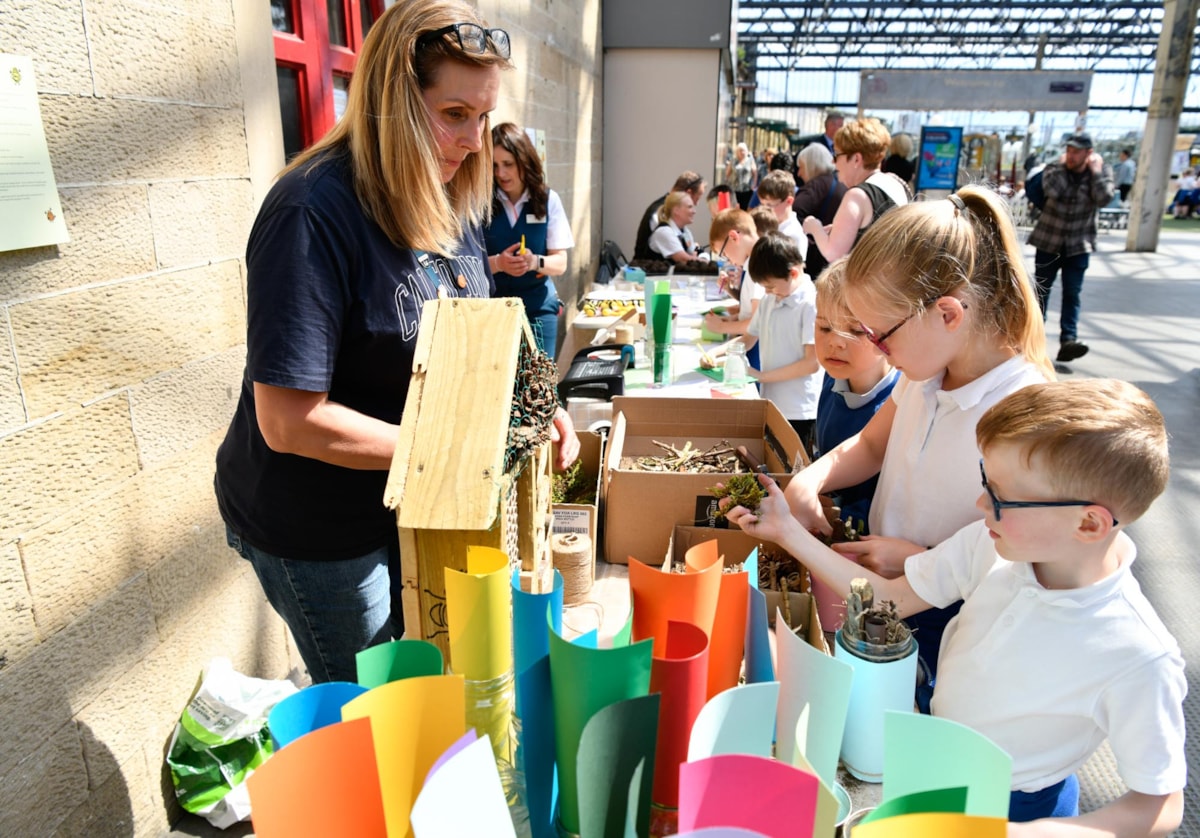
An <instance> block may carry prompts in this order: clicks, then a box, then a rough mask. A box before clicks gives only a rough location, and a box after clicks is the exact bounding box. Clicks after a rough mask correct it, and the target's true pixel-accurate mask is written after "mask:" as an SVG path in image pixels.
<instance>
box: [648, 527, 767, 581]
mask: <svg viewBox="0 0 1200 838" xmlns="http://www.w3.org/2000/svg"><path fill="white" fill-rule="evenodd" d="M714 538H715V539H716V540H717V552H719V553H720V554H721V555H722V556H724V557H725V566H726V567H728V566H729V565H731V564H737V563H739V562H744V561H745V560H746V557H747V556H749V555H750V552H751V551H752V550H754V549H755V548H759V549H760V550H761V548H762V547H763V546H767V547H771V548H772V549H775V550H778V549H779V548H778V547H776V546H775V545H774V544H772V543H771V542H764V541H763V540H762V539H759V538H755V537H754V536H752V535H747V534H746V533H744V532H742V531H741V530H739V529H717V528H715V527H693V526H688V525H685V524H676V525H675V529H674V531H673V532H672V533H671V542H670V547H669V549H668V550H667V557H668V558H669V559H670V560H671V562H682V561H683V557H684V556H685V555H686V554H687V551H688V550H690V549H692V548H693V547H695V546H696V545H697V544H702V543H704V542H705V541H712V540H713V539H714ZM669 567H670V566H668V569H669ZM752 581H754V583H755V584H757V582H758V580H752Z"/></svg>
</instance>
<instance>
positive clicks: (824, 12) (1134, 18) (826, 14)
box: [738, 0, 1200, 110]
mask: <svg viewBox="0 0 1200 838" xmlns="http://www.w3.org/2000/svg"><path fill="white" fill-rule="evenodd" d="M1162 19H1163V6H1162V3H1161V2H1152V1H1151V0H1007V2H1003V3H993V2H982V0H981V1H980V2H975V0H739V4H738V48H739V53H740V55H739V63H740V65H741V72H740V76H741V78H743V79H747V80H751V79H756V78H758V77H759V76H760V75H761V74H764V73H796V72H805V71H823V72H834V73H853V74H857V73H858V72H859V71H860V70H879V69H893V70H899V69H921V70H946V71H954V70H968V69H969V70H981V69H998V70H1032V69H1044V70H1090V71H1092V72H1094V73H1118V74H1128V75H1135V76H1144V77H1145V78H1147V80H1148V79H1149V78H1150V77H1152V75H1153V73H1154V64H1155V54H1156V51H1157V49H1158V39H1159V34H1160V31H1161V28H1162ZM1197 43H1200V39H1197ZM1039 55H1040V58H1039ZM1191 72H1192V75H1193V77H1200V50H1194V51H1193V55H1192V61H1191ZM763 104H766V103H763ZM771 104H773V105H779V104H793V105H808V104H811V103H808V102H791V103H778V102H774V103H771ZM1125 107H1128V106H1125ZM1186 109H1187V110H1197V109H1196V108H1186Z"/></svg>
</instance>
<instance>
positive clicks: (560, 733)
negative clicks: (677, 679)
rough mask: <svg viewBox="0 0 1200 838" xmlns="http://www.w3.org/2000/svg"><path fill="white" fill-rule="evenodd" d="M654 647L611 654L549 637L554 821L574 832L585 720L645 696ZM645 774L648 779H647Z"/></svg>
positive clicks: (636, 647) (643, 644)
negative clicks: (555, 772) (555, 765)
mask: <svg viewBox="0 0 1200 838" xmlns="http://www.w3.org/2000/svg"><path fill="white" fill-rule="evenodd" d="M653 648H654V646H653V642H652V641H650V640H643V641H641V642H639V643H634V644H633V645H631V646H621V647H617V648H613V649H588V648H585V647H581V646H578V645H576V644H574V643H568V642H567V641H566V640H564V639H563V638H562V637H561V636H559V635H558V634H556V633H551V635H550V691H551V694H552V696H553V700H554V740H555V753H556V755H557V759H558V780H559V782H558V787H559V819H560V820H561V821H562V825H563V827H565V828H566V829H568V830H569V831H571V832H579V777H578V774H577V771H578V769H577V763H576V758H577V756H578V752H579V740H580V738H581V737H582V736H583V729H584V728H585V727H586V726H587V723H588V720H589V719H591V717H592V716H593V715H595V714H596V712H597V711H598V710H600V709H601V708H603V707H607V706H608V705H610V704H613V703H615V702H617V701H623V700H624V699H627V698H637V697H638V696H643V695H646V694H648V693H649V691H650V662H651V653H652V652H653ZM652 776H653V775H652V773H650V772H647V777H648V778H652Z"/></svg>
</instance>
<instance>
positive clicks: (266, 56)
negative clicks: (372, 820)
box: [0, 0, 601, 838]
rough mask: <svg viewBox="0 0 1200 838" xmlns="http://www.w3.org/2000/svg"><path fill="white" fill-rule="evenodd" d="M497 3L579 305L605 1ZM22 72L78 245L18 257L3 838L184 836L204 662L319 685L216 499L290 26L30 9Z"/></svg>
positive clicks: (512, 80) (227, 0) (517, 108)
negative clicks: (182, 804)
mask: <svg viewBox="0 0 1200 838" xmlns="http://www.w3.org/2000/svg"><path fill="white" fill-rule="evenodd" d="M481 6H482V7H483V12H484V14H485V15H486V16H488V17H489V19H490V20H491V21H492V23H493V25H498V26H504V27H505V28H508V29H509V30H510V31H511V32H512V33H513V39H514V60H515V63H516V64H517V69H516V70H515V71H514V72H510V73H507V74H506V75H505V80H504V88H503V95H502V101H501V104H500V109H499V111H498V113H497V114H496V118H497V120H499V119H512V120H514V121H517V122H520V123H522V124H528V125H532V126H534V127H538V128H542V129H544V130H545V131H546V135H547V140H548V154H549V158H550V180H551V185H552V186H553V188H555V189H556V190H558V191H559V193H560V194H561V195H562V197H563V200H564V203H565V205H566V207H567V212H568V214H569V216H570V218H571V222H572V228H573V230H574V233H575V237H576V242H577V245H576V249H575V250H574V251H573V253H572V255H571V265H572V274H573V276H572V277H571V278H570V279H568V280H567V282H568V283H570V282H578V281H579V279H578V278H584V277H587V276H590V275H592V274H593V273H594V270H595V261H596V254H597V252H598V249H599V241H598V236H599V218H600V216H599V183H600V167H599V160H600V127H599V121H600V120H599V113H600V90H599V85H600V78H601V72H600V61H601V51H600V44H599V31H600V27H599V7H600V2H599V0H533V2H532V3H530V2H524V0H484V2H482V3H481ZM0 52H7V53H14V54H19V55H27V56H30V57H31V58H32V60H33V64H34V70H35V74H36V80H37V84H38V91H39V103H40V106H41V111H42V116H43V121H44V124H45V131H46V138H47V142H48V145H49V148H50V157H51V162H52V164H53V166H54V172H55V176H56V179H57V182H58V187H59V194H60V197H61V200H62V206H63V214H64V217H65V219H66V223H67V228H68V231H69V233H70V236H71V240H70V241H69V242H67V243H65V244H63V245H60V246H56V247H43V248H33V249H26V250H17V251H11V252H6V253H0V487H3V491H2V498H3V502H2V503H0V707H3V708H4V711H5V712H4V714H3V718H2V719H0V835H21V836H41V835H47V836H49V835H63V836H68V835H70V836H74V835H79V836H85V835H86V836H89V838H96V836H101V837H102V836H109V835H111V836H128V835H161V834H164V833H165V832H167V831H168V830H169V828H170V824H171V823H172V822H174V820H176V819H177V818H178V817H179V816H180V814H181V812H180V810H179V808H178V806H177V805H176V804H175V803H174V799H173V795H172V792H171V788H170V780H169V776H167V774H166V773H165V772H164V754H165V750H166V746H167V742H168V740H169V738H170V735H171V732H172V730H173V729H174V726H175V722H176V720H177V719H178V716H179V713H180V710H181V709H182V707H183V705H184V704H185V703H186V701H187V699H188V697H189V696H190V694H191V692H192V690H193V688H194V687H195V685H196V684H197V682H198V679H199V676H200V673H201V669H202V667H203V666H204V664H205V663H206V662H207V661H209V660H210V659H211V658H213V657H214V656H218V655H220V656H225V657H229V658H230V659H232V661H233V664H234V666H235V668H236V669H238V670H240V671H242V672H245V673H247V674H251V675H256V676H259V677H267V678H281V677H287V676H288V675H289V673H293V674H294V672H295V670H296V667H297V665H298V658H297V656H296V655H295V652H294V648H293V647H292V645H291V640H290V637H288V636H287V633H286V631H285V629H284V628H283V626H282V624H281V623H280V621H279V620H278V619H277V618H276V616H275V615H274V613H273V612H272V610H271V609H270V607H269V606H268V605H267V604H266V602H265V601H264V599H263V597H262V595H261V592H260V590H259V588H258V584H257V581H256V580H255V578H254V575H253V573H252V572H251V571H250V569H249V566H248V565H246V564H245V563H244V562H242V561H241V560H240V559H239V558H238V557H237V556H236V554H235V553H234V552H233V551H231V550H230V549H229V548H228V547H227V546H226V545H225V539H224V527H223V525H222V523H221V521H220V518H219V516H218V515H217V512H216V504H215V501H214V500H213V494H212V472H213V456H214V453H215V450H216V447H217V445H218V444H219V442H220V440H221V438H222V436H223V434H224V431H225V427H226V424H227V423H228V421H229V417H230V416H231V415H232V412H233V408H234V405H235V403H236V399H237V394H238V387H239V382H240V377H241V372H242V364H243V359H244V349H245V346H244V342H245V336H244V328H245V314H244V312H245V295H244V285H245V266H244V261H243V253H244V249H245V240H246V235H247V233H248V231H249V228H250V224H251V222H252V221H253V217H254V212H255V210H256V207H257V204H258V202H259V201H260V200H261V198H262V195H263V194H264V193H265V190H266V188H267V187H268V186H269V180H270V177H271V176H272V175H273V174H274V173H275V172H276V171H277V170H278V169H279V168H280V166H281V165H282V144H281V141H280V139H279V136H280V134H279V124H278V123H279V115H278V105H277V103H275V102H272V101H271V97H270V96H264V93H263V91H267V92H270V91H273V90H275V73H274V58H273V48H272V44H271V28H270V15H269V3H268V2H267V0H165V2H156V3H145V2H136V1H135V0H15V2H9V3H6V4H5V8H4V12H3V15H2V16H0ZM272 108H274V110H272ZM0 223H2V220H0ZM571 287H572V288H573V287H574V286H571ZM564 296H565V295H564Z"/></svg>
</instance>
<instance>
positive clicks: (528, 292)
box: [483, 122, 575, 358]
mask: <svg viewBox="0 0 1200 838" xmlns="http://www.w3.org/2000/svg"><path fill="white" fill-rule="evenodd" d="M492 171H493V172H494V174H495V181H496V193H495V197H494V199H493V201H492V220H491V222H490V223H489V224H488V225H487V227H485V228H484V231H483V234H484V241H485V243H486V245H487V251H488V266H489V267H490V268H491V271H492V277H493V278H494V279H495V281H496V296H499V297H519V298H520V299H521V302H522V303H524V305H525V314H526V316H527V317H528V318H529V323H530V325H531V326H532V328H533V336H534V338H535V339H536V340H537V345H538V349H541V350H542V351H543V352H545V353H546V354H547V355H549V356H550V357H551V358H553V357H554V355H555V350H556V348H557V340H558V314H559V310H560V309H561V308H562V303H561V302H559V299H558V292H557V291H556V289H555V287H554V280H552V279H551V278H550V277H553V276H562V275H563V274H564V273H566V271H567V251H568V250H569V249H570V248H572V247H574V246H575V239H574V238H573V237H572V236H571V226H570V224H569V223H568V222H567V214H566V212H565V211H564V210H563V204H562V199H561V198H559V197H558V193H557V192H555V191H554V190H553V189H550V188H548V187H547V186H546V176H545V174H544V173H543V171H542V161H541V158H540V157H538V153H537V149H535V148H534V147H533V143H532V142H531V141H530V139H529V135H528V134H526V133H525V132H524V131H523V130H521V128H520V127H519V126H517V125H514V124H513V123H511V122H505V123H503V124H501V125H497V126H496V127H495V128H493V129H492Z"/></svg>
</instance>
